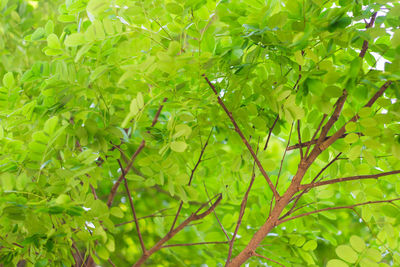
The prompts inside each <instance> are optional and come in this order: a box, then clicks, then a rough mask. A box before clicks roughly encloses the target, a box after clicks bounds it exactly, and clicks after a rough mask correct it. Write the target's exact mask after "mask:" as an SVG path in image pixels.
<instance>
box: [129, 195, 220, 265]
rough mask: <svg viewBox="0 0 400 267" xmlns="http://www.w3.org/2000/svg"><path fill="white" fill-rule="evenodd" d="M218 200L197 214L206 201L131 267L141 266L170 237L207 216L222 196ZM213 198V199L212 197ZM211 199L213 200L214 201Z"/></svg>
mask: <svg viewBox="0 0 400 267" xmlns="http://www.w3.org/2000/svg"><path fill="white" fill-rule="evenodd" d="M217 196H218V198H217V200H216V201H215V202H214V204H212V205H211V207H209V208H208V209H207V210H206V211H205V212H203V213H200V214H199V212H200V211H201V210H202V209H203V208H204V207H205V206H206V205H208V203H209V202H210V201H207V202H206V203H204V204H203V205H201V207H200V208H199V209H197V210H196V211H195V212H194V213H192V214H191V215H190V216H189V217H188V218H187V219H186V220H184V221H183V222H182V223H181V224H180V225H179V226H178V227H176V228H175V229H173V230H172V231H169V232H168V233H167V234H166V235H165V236H164V237H163V238H162V239H161V240H159V241H158V242H157V243H156V244H155V245H154V246H153V247H152V248H151V249H149V250H147V251H146V253H144V254H143V255H142V256H141V257H140V259H139V260H138V261H137V262H136V263H135V264H134V265H132V267H137V266H141V265H142V264H143V263H144V262H145V261H146V260H147V259H148V258H149V257H150V256H151V255H152V254H153V253H154V252H156V251H158V250H160V249H161V248H162V246H163V245H164V244H165V243H166V242H167V241H168V240H170V239H171V238H172V237H174V236H175V235H176V234H177V233H179V232H180V231H181V230H182V229H183V228H185V227H186V226H187V225H189V224H190V223H191V222H194V221H198V220H201V219H203V218H204V217H206V216H207V215H209V214H210V213H211V212H213V210H214V209H215V208H216V207H217V205H218V204H219V203H220V202H221V200H222V194H218V195H217ZM214 198H215V197H214ZM214 198H213V199H214Z"/></svg>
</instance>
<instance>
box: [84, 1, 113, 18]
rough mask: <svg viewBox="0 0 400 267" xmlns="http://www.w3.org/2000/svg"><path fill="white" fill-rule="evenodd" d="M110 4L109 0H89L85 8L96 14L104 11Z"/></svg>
mask: <svg viewBox="0 0 400 267" xmlns="http://www.w3.org/2000/svg"><path fill="white" fill-rule="evenodd" d="M109 6H110V1H109V0H90V1H89V3H88V5H87V7H86V10H87V11H88V12H89V13H91V14H93V15H95V16H97V15H99V14H100V13H102V12H104V11H105V10H106V9H107V8H109Z"/></svg>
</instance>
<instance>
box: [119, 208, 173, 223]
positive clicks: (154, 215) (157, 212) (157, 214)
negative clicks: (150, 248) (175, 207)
mask: <svg viewBox="0 0 400 267" xmlns="http://www.w3.org/2000/svg"><path fill="white" fill-rule="evenodd" d="M169 209H171V208H166V209H162V210H159V211H156V212H154V213H153V214H150V215H146V216H143V217H138V218H137V219H138V221H139V220H144V219H147V218H154V217H168V216H175V215H167V214H162V212H163V211H166V210H169ZM133 222H135V220H131V221H127V222H122V223H118V224H116V225H114V226H115V227H119V226H122V225H125V224H128V223H133Z"/></svg>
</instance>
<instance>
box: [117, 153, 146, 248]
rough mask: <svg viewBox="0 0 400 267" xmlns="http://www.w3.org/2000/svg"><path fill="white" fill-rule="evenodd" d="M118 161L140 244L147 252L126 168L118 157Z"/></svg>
mask: <svg viewBox="0 0 400 267" xmlns="http://www.w3.org/2000/svg"><path fill="white" fill-rule="evenodd" d="M117 161H118V164H119V167H120V170H121V172H122V177H123V179H124V185H125V189H126V194H127V195H128V198H129V204H130V206H131V210H132V215H133V219H134V220H135V226H136V231H137V234H138V237H139V241H140V246H141V248H142V252H143V253H145V252H146V246H145V245H144V242H143V237H142V233H141V232H140V227H139V222H138V219H137V217H136V211H135V205H134V204H133V199H132V195H131V191H130V190H129V186H128V181H127V180H126V177H125V174H126V173H125V171H124V168H123V167H122V164H121V161H120V160H119V159H117Z"/></svg>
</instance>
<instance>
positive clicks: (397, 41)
mask: <svg viewBox="0 0 400 267" xmlns="http://www.w3.org/2000/svg"><path fill="white" fill-rule="evenodd" d="M390 43H391V45H392V47H397V46H399V45H400V29H396V30H394V31H393V36H392V39H391V40H390Z"/></svg>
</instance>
